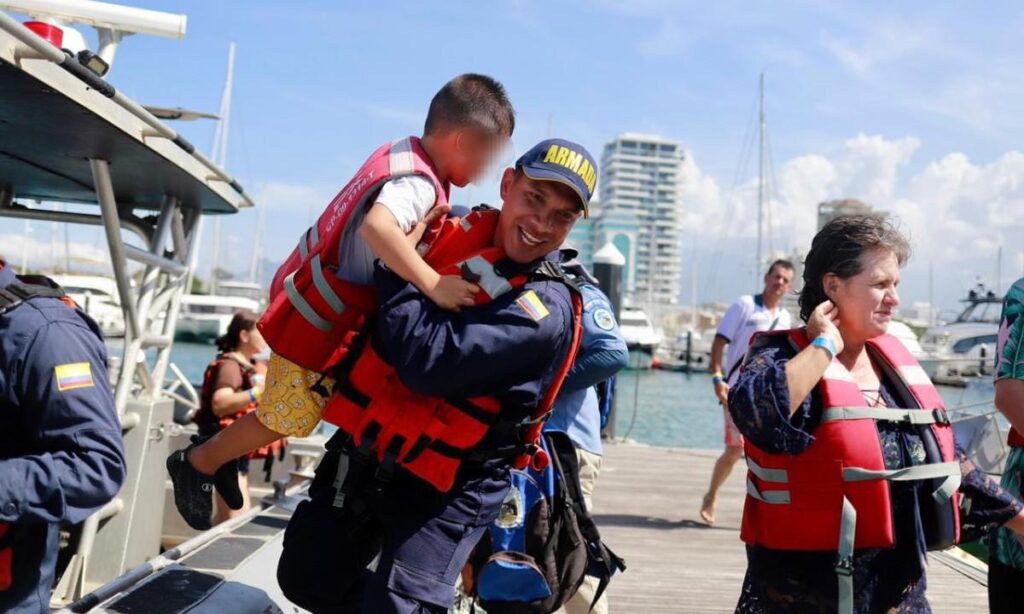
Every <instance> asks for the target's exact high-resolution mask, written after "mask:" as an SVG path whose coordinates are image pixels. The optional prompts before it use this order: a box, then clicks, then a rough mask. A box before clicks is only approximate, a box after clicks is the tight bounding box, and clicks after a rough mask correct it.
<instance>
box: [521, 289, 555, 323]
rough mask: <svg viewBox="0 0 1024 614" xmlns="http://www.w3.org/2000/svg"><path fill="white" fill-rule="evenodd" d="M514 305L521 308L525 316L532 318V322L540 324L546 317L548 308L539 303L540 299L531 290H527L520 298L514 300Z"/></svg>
mask: <svg viewBox="0 0 1024 614" xmlns="http://www.w3.org/2000/svg"><path fill="white" fill-rule="evenodd" d="M516 304H517V305H519V306H520V307H522V308H523V311H525V312H526V315H528V316H530V317H531V318H533V321H534V322H540V321H541V320H543V319H544V318H546V317H548V313H549V312H548V308H547V307H545V306H544V303H542V302H540V297H538V296H537V293H536V292H534V291H533V290H527V291H526V292H525V293H523V295H522V296H520V297H519V298H517V299H516Z"/></svg>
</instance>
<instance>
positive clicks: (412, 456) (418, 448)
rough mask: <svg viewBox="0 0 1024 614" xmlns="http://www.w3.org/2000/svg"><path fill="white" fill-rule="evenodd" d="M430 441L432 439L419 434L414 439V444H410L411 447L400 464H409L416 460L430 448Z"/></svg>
mask: <svg viewBox="0 0 1024 614" xmlns="http://www.w3.org/2000/svg"><path fill="white" fill-rule="evenodd" d="M432 441H433V439H431V438H430V437H428V436H427V435H426V434H423V433H421V434H420V436H419V437H418V438H417V439H416V443H414V444H412V447H411V448H409V451H408V452H407V453H406V455H405V457H404V458H403V459H402V462H403V463H411V462H413V461H415V460H416V459H417V458H419V457H420V455H421V454H423V452H425V451H426V449H427V448H429V447H430V443H431V442H432Z"/></svg>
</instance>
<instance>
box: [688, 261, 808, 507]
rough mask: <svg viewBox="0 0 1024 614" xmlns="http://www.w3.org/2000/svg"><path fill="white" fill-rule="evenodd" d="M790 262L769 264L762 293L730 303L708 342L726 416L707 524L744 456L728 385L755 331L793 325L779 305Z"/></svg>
mask: <svg viewBox="0 0 1024 614" xmlns="http://www.w3.org/2000/svg"><path fill="white" fill-rule="evenodd" d="M793 274H794V270H793V264H792V263H791V262H789V261H788V260H776V261H775V262H773V263H772V265H771V266H770V267H768V272H767V273H765V276H764V291H763V292H762V293H761V294H756V295H750V294H747V295H746V296H741V297H740V298H739V300H737V301H736V302H735V303H733V304H732V305H730V306H729V309H728V311H726V312H725V316H724V317H723V318H722V322H721V324H719V325H718V332H717V333H716V334H715V340H714V342H713V343H712V344H711V380H712V382H713V384H714V386H715V396H716V397H718V402H719V403H721V404H722V410H723V414H724V416H725V450H724V451H723V452H722V455H721V456H719V457H718V460H717V461H715V468H714V470H713V471H712V473H711V484H710V485H709V486H708V492H707V494H705V495H704V500H703V501H702V502H701V506H700V516H701V518H703V519H704V522H706V523H708V524H709V525H713V524H715V504H716V502H717V500H718V489H719V488H721V487H722V484H724V483H725V480H726V479H728V477H729V474H730V473H731V472H732V468H733V466H735V465H736V461H738V460H739V459H740V458H742V457H743V436H742V435H740V432H739V430H738V429H737V428H736V425H735V424H734V423H733V421H732V416H730V415H729V409H728V407H727V406H726V404H727V403H728V401H729V386H730V385H732V384H733V383H734V382H735V381H736V378H737V377H738V375H739V370H740V365H741V364H742V362H743V357H744V355H745V354H746V353H747V346H749V345H750V338H751V337H753V336H754V334H755V333H759V332H761V331H766V330H787V329H789V328H792V323H791V322H790V317H789V312H788V311H786V310H785V309H783V308H782V305H781V303H782V297H784V296H785V295H786V293H787V292H789V289H790V287H791V286H792V283H793ZM727 345H728V346H729V350H728V353H727V355H726V361H725V368H726V370H725V371H724V372H723V371H722V353H723V352H722V350H723V349H725V347H726V346H727Z"/></svg>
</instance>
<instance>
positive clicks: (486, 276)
mask: <svg viewBox="0 0 1024 614" xmlns="http://www.w3.org/2000/svg"><path fill="white" fill-rule="evenodd" d="M464 264H465V266H466V267H467V268H468V269H469V270H470V272H471V273H473V274H474V275H478V276H479V277H480V281H478V282H476V283H477V284H479V285H480V287H481V288H483V290H484V292H486V293H487V296H489V297H491V298H492V299H496V298H498V297H499V296H501V295H502V294H505V293H506V292H509V291H511V290H512V284H510V283H509V281H508V280H507V279H505V278H504V277H502V276H501V275H498V274H497V273H495V272H494V266H493V265H491V263H490V262H487V260H486V259H485V258H484V257H483V256H474V257H472V258H470V259H469V260H467V261H466V262H465V263H464Z"/></svg>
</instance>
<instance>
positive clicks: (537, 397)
mask: <svg viewBox="0 0 1024 614" xmlns="http://www.w3.org/2000/svg"><path fill="white" fill-rule="evenodd" d="M596 179H597V174H596V168H595V163H594V160H593V158H592V157H591V156H590V154H589V153H587V151H586V150H585V149H583V147H581V146H579V145H577V144H575V143H571V142H569V141H564V140H559V139H550V140H546V141H543V142H541V143H539V144H538V145H537V146H535V147H534V148H533V149H531V150H530V151H529V152H527V153H526V154H525V155H524V156H523V157H522V158H520V159H519V160H518V161H517V162H516V166H515V168H510V169H507V170H506V171H505V173H504V175H503V176H502V180H501V197H502V200H503V201H504V204H503V206H502V209H501V213H500V216H499V219H498V221H497V225H496V229H495V232H494V238H493V245H494V246H495V247H498V248H500V249H501V250H502V251H503V252H504V254H505V256H506V258H505V259H503V260H501V261H499V263H498V264H500V265H501V266H500V268H499V266H497V265H496V266H495V271H496V272H497V271H500V274H501V275H503V276H505V277H506V278H508V279H511V278H513V277H518V276H524V275H525V276H526V277H527V279H528V281H527V282H526V283H525V285H522V286H521V287H519V288H517V289H515V290H512V291H509V292H507V293H505V294H502V295H500V296H497V297H496V298H495V299H494V300H493V301H491V302H489V303H486V304H484V305H480V306H477V307H474V308H472V309H463V310H462V311H461V312H459V313H454V312H451V311H446V310H443V309H440V308H438V307H437V306H436V305H434V303H433V302H432V301H431V300H430V299H429V298H427V297H426V296H424V295H423V294H422V293H421V292H420V291H419V290H418V289H417V288H416V287H415V286H413V285H412V284H410V283H407V282H405V281H403V280H402V279H400V278H399V277H398V276H396V275H395V274H393V273H391V272H389V271H387V270H384V269H382V268H378V271H377V284H378V291H379V296H380V302H381V305H380V309H379V311H378V313H377V317H376V319H375V321H374V322H372V323H371V324H370V325H369V327H368V328H367V329H366V330H365V331H364V334H365V335H368V336H369V343H368V344H367V345H369V346H372V347H373V349H374V350H375V351H376V352H377V354H379V356H380V358H381V359H383V361H384V362H386V363H387V364H388V365H390V366H391V367H393V368H394V370H395V373H396V374H397V376H398V379H399V382H398V383H396V385H401V386H404V387H405V388H407V389H408V391H409V392H410V393H411V394H412V395H427V396H429V397H432V398H436V399H437V402H439V403H440V402H444V403H446V404H448V405H451V406H456V407H459V406H465V405H467V401H470V400H476V399H478V398H481V397H490V398H494V399H496V400H497V401H498V403H499V406H500V408H501V409H500V417H501V422H502V423H503V424H512V425H516V427H515V428H491V429H490V430H489V431H488V434H487V435H486V437H485V438H484V441H482V442H481V443H480V444H479V446H480V448H481V449H486V450H489V451H491V450H503V449H516V448H517V447H519V446H520V445H521V443H522V439H521V437H522V435H523V433H524V430H521V429H525V428H527V426H526V425H525V424H524V422H525V421H528V420H529V418H530V417H531V415H532V414H533V412H534V411H535V410H536V408H537V407H538V406H539V405H541V404H542V402H543V400H544V399H545V397H546V396H547V395H548V394H549V392H551V389H552V387H553V385H554V383H555V379H556V372H557V371H559V370H560V368H561V367H563V366H565V364H566V362H567V361H568V360H569V359H570V358H571V357H572V356H573V350H572V348H571V347H570V346H571V345H572V339H573V331H574V329H575V326H576V322H575V316H574V310H573V304H574V299H573V292H575V291H574V290H572V289H571V288H570V287H569V285H568V284H567V282H566V279H565V278H564V277H558V273H557V272H558V271H560V270H561V269H560V267H559V266H558V265H559V264H560V263H561V258H562V256H561V252H560V251H559V246H561V245H562V243H563V242H564V240H565V238H566V236H567V235H568V234H569V231H570V230H571V228H572V226H573V224H574V223H575V222H576V220H577V219H579V217H580V216H581V215H586V211H587V205H588V203H589V201H590V197H591V195H592V193H593V189H594V185H595V183H596ZM346 377H347V375H345V374H342V375H341V376H340V380H343V379H344V378H346ZM336 394H338V393H336ZM410 413H411V412H410ZM398 415H399V416H401V415H403V414H398ZM364 441H365V440H364ZM514 455H515V454H506V455H504V456H489V455H479V457H475V456H473V455H471V456H467V457H466V458H464V459H463V460H462V462H461V465H460V468H459V471H458V473H457V475H456V478H455V483H454V485H453V486H452V487H451V488H450V489H449V490H448V491H446V492H441V491H439V490H437V489H435V488H434V487H432V486H431V485H430V484H428V483H426V482H425V481H423V480H421V479H419V478H418V477H417V476H415V475H413V474H412V473H410V472H409V471H406V470H405V469H403V467H401V466H399V467H398V468H397V469H395V470H394V472H393V473H392V474H390V475H389V476H388V479H386V480H384V479H381V477H380V474H381V472H380V471H379V469H380V466H381V465H382V463H381V464H378V463H377V462H376V457H375V456H370V457H369V460H367V457H366V456H360V455H359V450H358V449H356V446H354V444H353V439H352V437H350V436H348V435H346V434H345V433H344V431H343V430H340V431H339V432H338V434H337V435H335V436H334V437H333V438H332V439H331V441H330V442H328V444H327V452H326V454H325V455H324V458H323V460H322V461H321V462H320V465H319V467H318V468H317V475H316V478H315V479H314V481H313V484H312V486H311V487H310V491H309V493H310V501H307V502H303V503H301V504H300V505H299V507H298V508H297V509H296V511H295V514H294V516H293V517H292V520H291V522H290V523H289V526H288V530H287V532H286V534H285V538H284V551H283V553H282V556H281V561H280V563H279V565H278V581H279V583H280V585H281V588H282V589H283V590H284V593H285V595H286V596H287V597H288V598H289V599H291V600H292V601H293V602H294V603H295V604H297V605H299V606H301V607H304V608H306V609H309V610H311V611H316V612H328V611H329V612H374V613H377V612H382V613H383V612H387V613H413V612H416V613H427V612H429V613H434V612H436V613H438V614H440V613H443V612H446V611H447V610H448V609H449V608H450V607H451V606H452V602H453V598H454V590H455V588H454V587H455V582H456V580H457V578H458V576H459V573H460V571H461V570H462V568H463V566H464V564H465V562H466V559H467V558H468V557H469V554H470V552H471V551H472V549H473V547H474V546H475V544H476V542H477V541H478V540H479V538H480V537H481V535H482V534H483V532H484V530H485V529H486V527H487V526H488V525H489V524H490V523H491V522H493V521H494V520H495V518H496V517H497V516H498V512H499V509H500V507H501V503H502V500H503V499H504V497H505V494H506V492H507V491H508V488H509V486H510V481H509V468H510V466H511V463H512V460H513V456H514ZM389 473H390V472H389ZM353 484H357V485H358V486H357V487H354V486H352V485H353ZM377 557H379V558H377ZM375 558H377V563H376V565H375V566H374V569H373V570H372V571H371V570H369V569H367V567H368V566H369V564H370V563H371V561H373V560H374V559H375Z"/></svg>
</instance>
